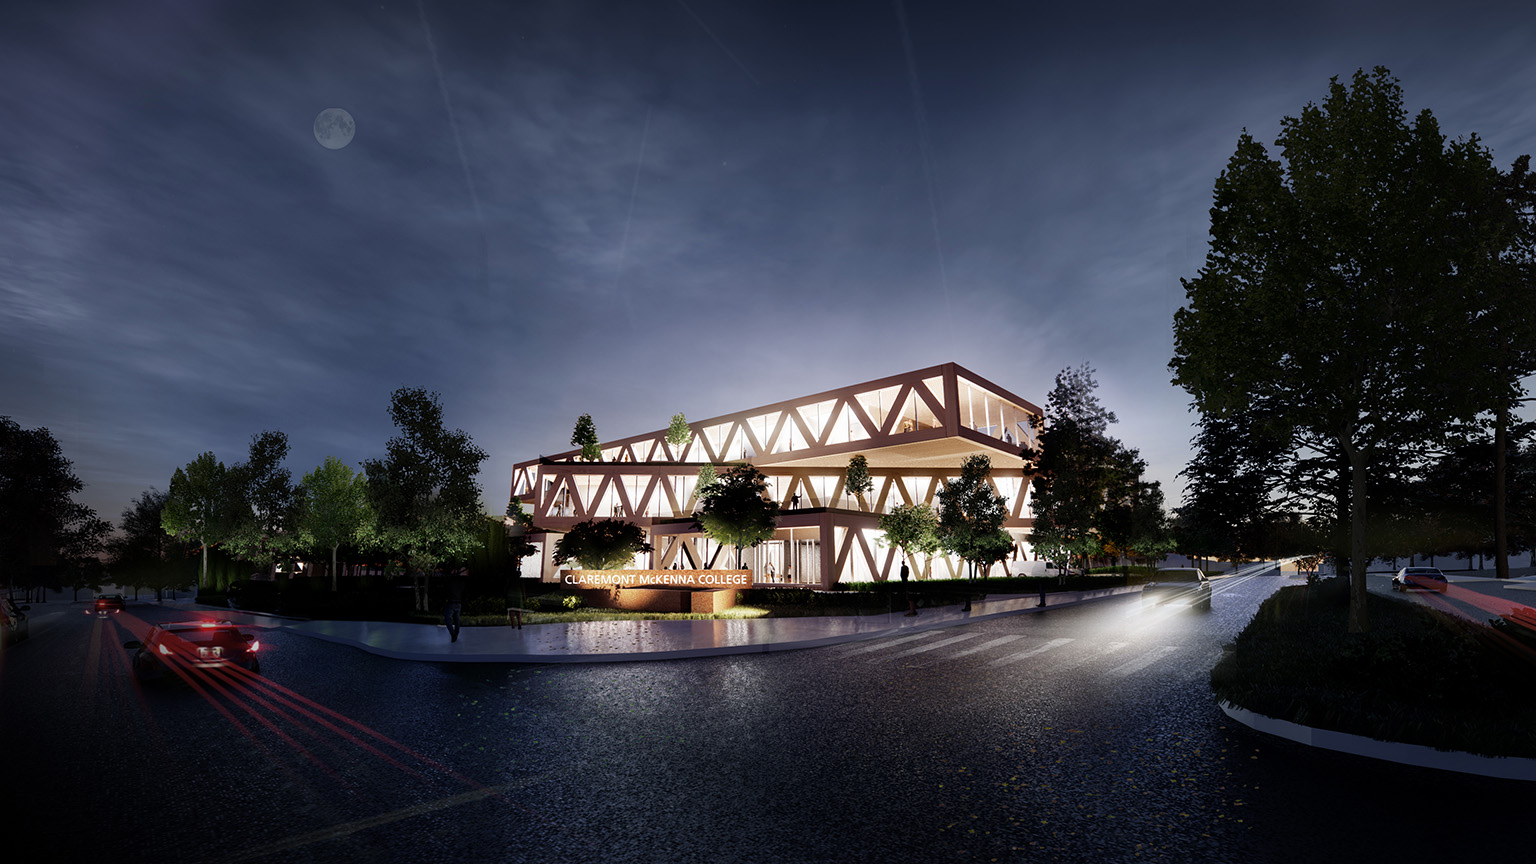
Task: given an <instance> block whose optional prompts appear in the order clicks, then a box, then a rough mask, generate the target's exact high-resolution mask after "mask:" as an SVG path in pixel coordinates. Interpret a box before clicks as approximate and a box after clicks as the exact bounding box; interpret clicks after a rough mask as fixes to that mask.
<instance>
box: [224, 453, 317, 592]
mask: <svg viewBox="0 0 1536 864" xmlns="http://www.w3.org/2000/svg"><path fill="white" fill-rule="evenodd" d="M287 458H288V436H287V435H284V434H283V433H282V432H277V431H267V432H261V433H258V434H256V435H252V436H251V447H250V454H249V455H248V456H247V458H246V461H245V462H242V463H240V464H238V465H236V466H234V467H233V468H231V469H230V471H229V480H230V492H231V495H232V499H231V502H230V503H231V506H232V507H233V520H234V522H233V525H232V527H231V530H230V532H229V536H228V538H227V539H226V540H225V543H226V545H228V546H229V548H230V551H232V552H234V553H235V554H236V555H238V556H240V557H241V558H244V559H246V560H248V561H255V562H257V563H260V564H266V565H267V566H268V567H269V568H271V570H272V572H273V573H275V572H276V568H277V562H278V560H279V559H281V558H282V557H284V556H286V555H288V554H289V553H291V552H294V551H297V550H298V548H299V531H298V523H299V509H298V508H299V505H300V503H301V502H302V500H303V490H302V489H300V488H298V487H297V486H295V485H294V483H293V472H291V471H289V470H288V469H287V468H286V467H284V465H283V460H285V459H287Z"/></svg>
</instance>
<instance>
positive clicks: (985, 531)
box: [938, 453, 1013, 577]
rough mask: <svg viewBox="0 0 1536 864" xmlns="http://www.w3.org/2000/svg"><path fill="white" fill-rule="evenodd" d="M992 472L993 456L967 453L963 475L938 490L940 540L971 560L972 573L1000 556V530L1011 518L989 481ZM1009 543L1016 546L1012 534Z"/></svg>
mask: <svg viewBox="0 0 1536 864" xmlns="http://www.w3.org/2000/svg"><path fill="white" fill-rule="evenodd" d="M991 475H992V460H990V459H988V458H987V457H986V456H984V455H982V454H980V453H977V454H974V455H972V456H967V457H966V459H965V461H964V462H962V463H961V465H960V476H959V477H958V478H956V479H954V480H948V481H946V482H945V483H944V488H943V489H940V490H939V528H938V537H939V544H940V545H941V546H942V547H943V548H945V549H947V550H948V551H950V552H953V553H954V554H956V555H959V556H960V558H961V560H963V561H966V562H967V563H969V564H970V565H971V568H972V571H973V572H972V574H971V575H972V577H974V576H975V575H976V572H981V571H982V568H983V567H990V566H991V564H992V562H994V561H997V560H999V557H998V555H997V553H998V550H999V549H1000V548H1001V543H1000V541H999V539H998V533H999V532H1001V531H1002V528H1003V522H1004V521H1005V520H1006V519H1007V518H1008V502H1007V500H1006V499H1004V498H1003V496H1002V495H1000V494H998V492H997V490H996V489H993V488H992V484H991V483H990V482H988V478H990V477H991ZM1003 533H1004V536H1006V532H1003ZM1008 547H1009V550H1010V551H1011V550H1012V548H1013V539H1012V538H1011V537H1010V538H1009V540H1008Z"/></svg>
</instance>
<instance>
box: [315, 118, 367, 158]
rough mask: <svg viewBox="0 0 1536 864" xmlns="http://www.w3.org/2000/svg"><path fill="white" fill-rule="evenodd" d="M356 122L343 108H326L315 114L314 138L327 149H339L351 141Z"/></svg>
mask: <svg viewBox="0 0 1536 864" xmlns="http://www.w3.org/2000/svg"><path fill="white" fill-rule="evenodd" d="M356 130H357V124H355V123H353V122H352V115H351V114H348V113H347V109H345V108H327V109H325V110H324V111H321V112H320V113H319V114H317V115H315V140H316V141H319V142H320V146H321V147H324V148H325V149H327V150H340V149H341V148H343V147H345V146H347V145H348V144H350V143H352V133H353V132H355V131H356Z"/></svg>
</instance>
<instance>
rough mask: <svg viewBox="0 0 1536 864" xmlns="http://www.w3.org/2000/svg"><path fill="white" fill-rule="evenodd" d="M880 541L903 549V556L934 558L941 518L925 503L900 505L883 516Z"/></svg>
mask: <svg viewBox="0 0 1536 864" xmlns="http://www.w3.org/2000/svg"><path fill="white" fill-rule="evenodd" d="M880 530H881V531H883V532H885V537H884V539H883V540H882V541H881V542H883V543H885V544H888V545H891V546H895V547H896V548H897V549H900V550H901V553H902V555H903V556H910V555H932V554H933V553H935V552H937V551H939V517H938V515H937V514H936V513H934V512H933V508H932V507H929V506H927V505H924V504H899V505H897V506H896V507H893V508H891V510H890V512H888V513H882V514H880Z"/></svg>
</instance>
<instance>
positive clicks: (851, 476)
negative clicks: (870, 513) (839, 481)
mask: <svg viewBox="0 0 1536 864" xmlns="http://www.w3.org/2000/svg"><path fill="white" fill-rule="evenodd" d="M843 485H844V487H845V488H846V489H847V490H848V494H849V495H852V496H853V497H855V498H857V499H858V500H859V507H861V508H862V509H865V510H868V509H869V502H868V501H866V500H864V496H865V495H867V494H869V491H870V490H871V489H873V488H875V481H874V480H873V479H872V478H871V477H870V476H869V460H868V459H865V458H864V455H863V454H862V453H860V454H855V455H853V456H850V457H848V469H847V470H846V471H844V472H843Z"/></svg>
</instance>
